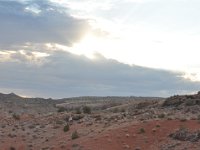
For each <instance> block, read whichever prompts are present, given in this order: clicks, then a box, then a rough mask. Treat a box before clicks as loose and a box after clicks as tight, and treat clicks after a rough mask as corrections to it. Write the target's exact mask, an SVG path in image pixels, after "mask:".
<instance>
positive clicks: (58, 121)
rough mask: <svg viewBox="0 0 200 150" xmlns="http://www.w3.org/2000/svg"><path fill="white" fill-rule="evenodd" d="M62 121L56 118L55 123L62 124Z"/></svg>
mask: <svg viewBox="0 0 200 150" xmlns="http://www.w3.org/2000/svg"><path fill="white" fill-rule="evenodd" d="M63 123H64V122H63V121H61V120H57V121H56V124H59V125H62V124H63Z"/></svg>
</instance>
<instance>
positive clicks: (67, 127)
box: [63, 124, 69, 132]
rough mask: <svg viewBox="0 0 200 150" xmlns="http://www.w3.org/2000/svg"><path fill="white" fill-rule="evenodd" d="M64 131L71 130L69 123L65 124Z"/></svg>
mask: <svg viewBox="0 0 200 150" xmlns="http://www.w3.org/2000/svg"><path fill="white" fill-rule="evenodd" d="M63 131H64V132H67V131H69V124H67V125H65V126H64V128H63Z"/></svg>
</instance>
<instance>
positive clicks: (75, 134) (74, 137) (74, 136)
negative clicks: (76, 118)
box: [72, 131, 79, 140]
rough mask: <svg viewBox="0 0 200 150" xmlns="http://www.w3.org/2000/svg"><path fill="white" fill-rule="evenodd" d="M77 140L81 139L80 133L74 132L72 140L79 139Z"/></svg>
mask: <svg viewBox="0 0 200 150" xmlns="http://www.w3.org/2000/svg"><path fill="white" fill-rule="evenodd" d="M77 138H79V135H78V132H77V131H74V132H73V133H72V140H74V139H77Z"/></svg>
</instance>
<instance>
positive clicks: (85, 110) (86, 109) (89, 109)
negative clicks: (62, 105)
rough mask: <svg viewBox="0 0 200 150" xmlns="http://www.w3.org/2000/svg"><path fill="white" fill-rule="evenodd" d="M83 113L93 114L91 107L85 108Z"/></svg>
mask: <svg viewBox="0 0 200 150" xmlns="http://www.w3.org/2000/svg"><path fill="white" fill-rule="evenodd" d="M83 113H84V114H91V108H90V107H89V106H84V107H83Z"/></svg>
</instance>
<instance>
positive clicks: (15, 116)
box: [12, 114, 20, 120]
mask: <svg viewBox="0 0 200 150" xmlns="http://www.w3.org/2000/svg"><path fill="white" fill-rule="evenodd" d="M12 116H13V118H14V119H15V120H20V116H19V115H17V114H13V115H12Z"/></svg>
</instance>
